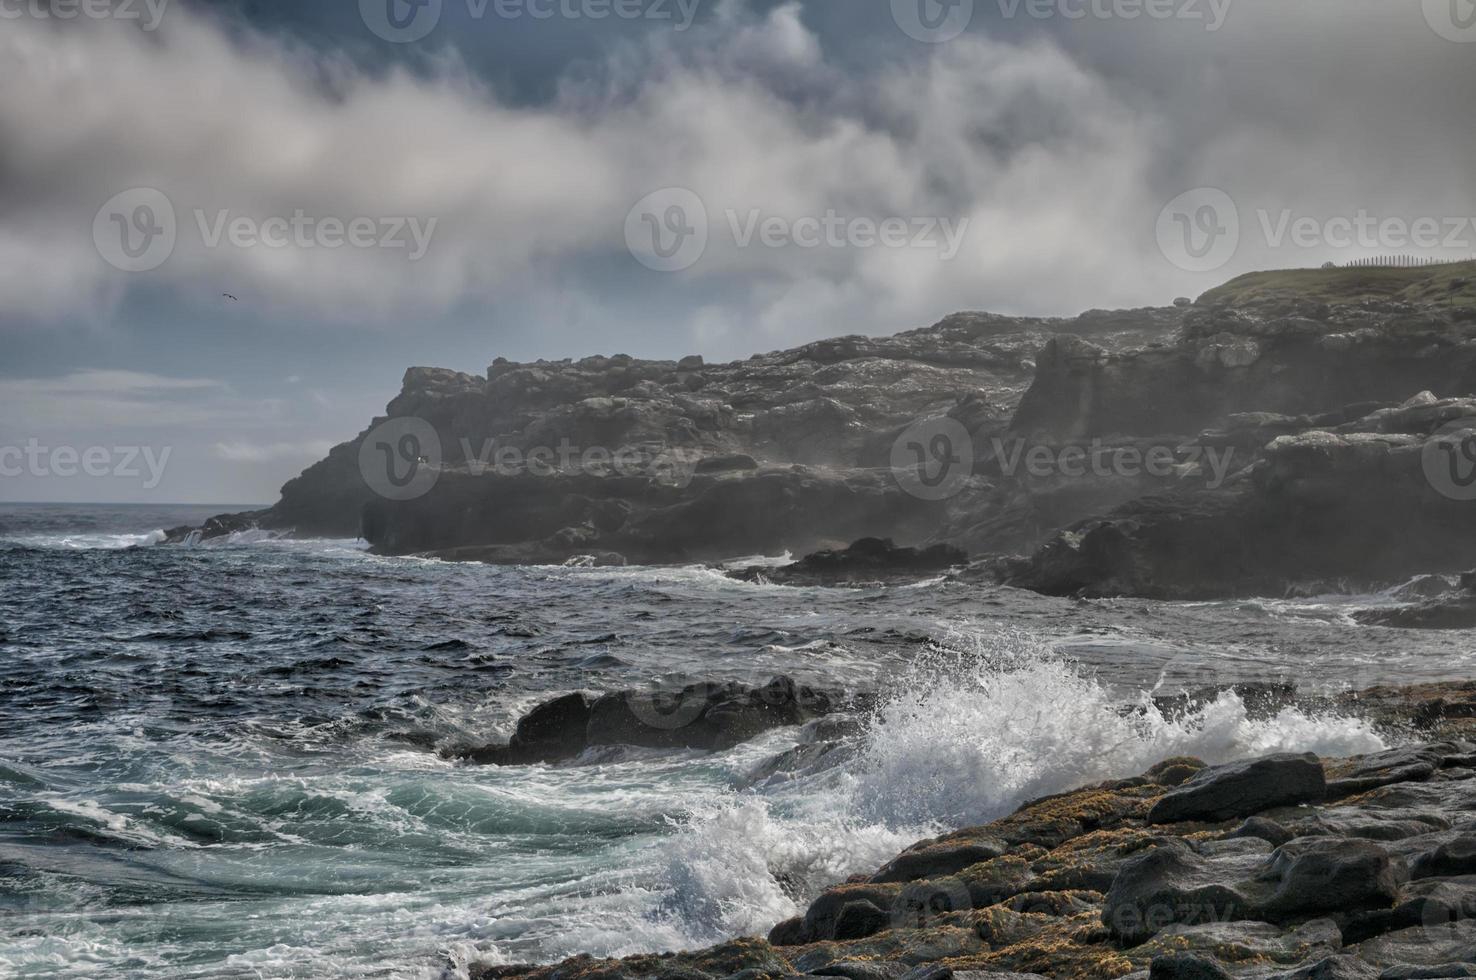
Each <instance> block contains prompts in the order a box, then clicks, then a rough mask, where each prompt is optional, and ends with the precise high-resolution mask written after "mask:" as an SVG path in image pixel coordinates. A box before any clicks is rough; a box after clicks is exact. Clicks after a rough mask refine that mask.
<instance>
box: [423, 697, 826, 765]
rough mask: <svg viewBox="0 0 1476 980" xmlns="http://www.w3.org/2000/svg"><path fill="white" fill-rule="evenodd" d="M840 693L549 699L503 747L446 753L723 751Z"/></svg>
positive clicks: (515, 761) (521, 761)
mask: <svg viewBox="0 0 1476 980" xmlns="http://www.w3.org/2000/svg"><path fill="white" fill-rule="evenodd" d="M847 704H848V702H847V701H846V700H845V699H844V698H843V696H842V695H839V694H836V693H833V692H829V691H822V690H818V689H816V688H812V687H809V686H807V685H803V684H796V683H795V682H794V681H793V680H792V679H791V678H788V677H782V676H781V677H775V678H773V679H772V680H770V681H769V682H768V683H767V684H764V685H762V686H757V687H746V686H744V685H742V684H736V683H721V682H717V681H709V682H703V683H696V684H685V685H682V686H679V687H666V688H662V687H653V688H647V689H643V690H633V691H614V692H610V693H608V694H602V695H599V696H598V697H591V696H590V695H587V694H584V693H582V692H576V693H573V694H566V695H564V696H562V697H558V698H555V699H553V700H552V701H546V702H544V703H543V704H540V705H538V706H537V707H535V708H534V709H533V710H531V711H530V712H528V714H526V715H524V716H523V717H522V718H521V719H520V720H519V721H518V724H517V728H516V730H515V731H514V732H513V736H512V738H511V739H510V740H509V741H508V743H507V744H506V745H485V746H478V747H462V748H455V749H449V750H447V751H446V754H447V755H450V756H452V757H455V758H461V759H466V760H467V761H470V762H476V763H482V764H491V765H500V766H513V765H529V764H532V763H540V762H544V763H546V762H560V761H564V760H567V759H572V758H575V757H576V756H578V755H580V754H581V753H583V752H584V751H586V750H587V749H592V748H601V747H608V746H616V745H632V746H640V747H645V748H689V749H709V750H711V749H726V748H731V747H733V746H734V745H737V744H738V743H740V742H745V741H747V740H748V739H750V738H753V737H754V736H756V735H760V734H762V733H764V732H766V731H769V730H770V729H773V728H783V727H787V726H790V725H801V724H804V723H805V722H807V721H810V720H812V719H815V718H820V717H823V716H825V715H828V714H830V713H831V712H832V711H836V710H839V709H841V708H842V707H843V706H845V705H847Z"/></svg>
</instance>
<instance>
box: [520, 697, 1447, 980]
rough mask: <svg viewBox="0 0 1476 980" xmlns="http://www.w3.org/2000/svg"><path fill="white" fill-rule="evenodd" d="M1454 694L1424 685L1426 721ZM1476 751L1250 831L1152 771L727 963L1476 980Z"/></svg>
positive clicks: (612, 964)
mask: <svg viewBox="0 0 1476 980" xmlns="http://www.w3.org/2000/svg"><path fill="white" fill-rule="evenodd" d="M1436 690H1438V688H1436V687H1434V686H1429V685H1422V686H1419V687H1416V688H1412V689H1411V691H1412V692H1413V693H1412V694H1411V697H1410V702H1409V708H1410V709H1411V710H1418V708H1419V706H1420V705H1422V704H1424V703H1426V702H1427V701H1428V699H1429V698H1430V697H1432V696H1434V692H1435V691H1436ZM1393 700H1394V698H1393V694H1392V692H1391V691H1388V690H1383V691H1381V692H1380V693H1378V694H1376V695H1375V696H1373V697H1371V698H1370V699H1369V702H1368V703H1369V704H1373V705H1378V706H1379V710H1380V711H1388V712H1392V705H1393ZM1385 717H1388V718H1390V719H1391V720H1393V715H1392V714H1389V715H1386V716H1385ZM1473 751H1476V747H1473V746H1472V745H1471V743H1469V742H1466V741H1464V740H1458V739H1449V740H1447V741H1443V742H1429V743H1423V744H1418V745H1405V746H1400V747H1398V748H1396V749H1391V750H1389V751H1386V752H1380V753H1373V754H1370V755H1366V756H1361V757H1354V758H1349V759H1326V760H1324V761H1323V763H1322V768H1325V770H1326V772H1327V773H1329V774H1332V775H1334V777H1335V778H1342V779H1377V780H1380V781H1383V782H1382V785H1379V786H1376V787H1374V788H1372V789H1369V790H1367V791H1365V792H1363V793H1359V794H1355V795H1352V796H1348V797H1341V798H1334V799H1332V800H1330V801H1329V800H1322V801H1318V800H1315V799H1305V800H1303V801H1302V802H1300V803H1297V804H1292V805H1288V804H1282V803H1278V802H1277V800H1276V796H1275V794H1268V795H1259V796H1258V797H1256V798H1259V799H1261V800H1262V801H1263V802H1264V804H1265V807H1266V808H1265V809H1264V810H1262V811H1260V812H1257V813H1253V814H1248V815H1246V816H1245V818H1244V819H1243V820H1241V821H1240V822H1239V823H1237V824H1229V823H1228V821H1226V820H1213V821H1208V822H1207V821H1206V820H1205V819H1200V818H1196V819H1193V820H1184V821H1176V822H1173V823H1149V822H1148V814H1149V811H1150V810H1151V809H1153V808H1154V807H1155V805H1157V804H1158V803H1159V801H1160V800H1161V799H1162V798H1164V797H1166V796H1168V795H1169V794H1171V793H1176V792H1182V791H1183V790H1184V789H1185V788H1186V787H1191V786H1192V785H1193V784H1194V783H1195V782H1196V780H1199V779H1203V780H1205V782H1206V783H1211V782H1213V781H1215V780H1218V779H1223V778H1225V767H1205V766H1203V765H1202V764H1200V763H1197V762H1194V761H1192V760H1187V759H1171V760H1165V761H1164V762H1163V763H1160V764H1159V765H1157V766H1154V767H1153V768H1152V769H1151V770H1149V771H1148V772H1147V773H1144V774H1143V775H1142V776H1138V777H1134V778H1131V779H1120V780H1114V781H1111V782H1107V783H1101V784H1097V785H1094V786H1086V787H1083V788H1081V789H1077V790H1073V791H1070V792H1066V793H1060V794H1056V795H1054V796H1050V797H1046V798H1043V799H1039V800H1034V801H1031V802H1030V803H1028V804H1026V805H1024V806H1022V807H1021V808H1020V809H1019V810H1018V811H1016V812H1015V813H1013V814H1010V815H1009V816H1006V817H1004V818H1001V819H999V820H996V821H994V822H992V823H990V824H988V825H985V826H982V827H970V828H963V829H961V830H958V831H955V832H953V833H950V834H945V835H943V836H942V837H939V838H935V839H933V840H928V841H922V842H919V843H918V844H917V845H914V847H912V848H909V849H908V851H906V852H904V854H902V855H898V857H897V858H894V859H893V861H891V862H888V864H887V865H886V866H884V868H883V869H879V870H878V871H877V872H876V873H874V874H873V875H871V876H869V877H870V878H871V879H873V880H866V878H864V877H863V876H859V875H858V876H854V877H853V878H852V879H851V880H849V881H848V882H846V883H844V884H840V885H836V886H833V887H831V888H828V889H826V890H825V891H824V892H822V893H821V894H820V895H818V896H817V897H816V898H815V899H814V900H813V901H812V902H811V903H810V905H809V906H808V908H807V909H806V911H805V914H804V915H803V916H799V917H796V918H794V919H791V920H788V921H786V922H783V923H780V924H779V925H777V926H775V927H774V929H773V930H772V931H771V933H770V941H769V942H768V943H763V942H761V941H758V940H742V941H740V942H742V943H749V944H756V945H752V946H748V947H744V950H745V952H744V953H743V955H742V956H736V955H735V954H733V953H732V952H731V951H730V952H729V953H728V954H727V955H728V956H729V958H730V959H734V958H736V959H738V960H740V961H743V962H742V963H741V968H744V969H750V970H757V969H760V968H761V966H760V961H761V960H762V961H763V962H768V963H769V964H770V965H769V966H768V967H767V969H768V970H769V971H770V972H769V977H770V978H771V980H772V978H779V977H783V976H786V975H790V974H797V973H808V974H811V975H830V976H844V977H850V978H851V980H902V977H903V976H904V974H903V973H902V971H903V970H906V971H908V973H909V974H910V975H911V976H913V977H916V978H921V980H930V978H940V980H941V978H945V977H948V978H951V977H962V978H965V980H975V978H982V977H984V976H988V975H991V974H1006V975H1010V974H1023V975H1035V976H1039V977H1053V978H1065V977H1070V978H1084V980H1117V978H1124V980H1127V978H1131V980H1152V978H1153V977H1159V978H1173V977H1181V976H1182V977H1207V978H1213V980H1223V978H1224V977H1225V976H1230V977H1235V978H1240V980H1277V978H1281V980H1289V978H1297V980H1316V978H1325V980H1370V978H1373V977H1381V978H1389V980H1425V978H1438V977H1446V976H1449V977H1460V976H1463V975H1466V974H1467V973H1468V972H1470V971H1468V970H1467V967H1468V966H1470V965H1471V964H1476V874H1472V873H1469V860H1470V857H1471V853H1472V851H1473V847H1472V845H1471V840H1472V835H1473V834H1476V818H1473V817H1472V813H1473V812H1476V766H1472V765H1470V763H1471V762H1473V761H1476V760H1473V759H1472V758H1471V756H1472V755H1473ZM1289 758H1291V759H1294V760H1303V757H1300V756H1291V757H1289ZM1432 766H1433V770H1432V768H1431V767H1432ZM1217 769H1218V771H1217ZM1201 770H1203V773H1204V774H1203V775H1201V776H1197V777H1192V778H1189V779H1185V778H1184V777H1185V775H1186V771H1187V773H1188V774H1192V773H1196V772H1200V771H1201ZM1392 776H1401V777H1404V776H1408V777H1410V778H1400V779H1398V780H1397V781H1393V782H1388V781H1387V780H1388V779H1389V778H1391V777H1392ZM1174 783H1177V784H1178V785H1177V786H1174V785H1170V784H1174ZM1311 785H1312V782H1311V781H1308V782H1307V783H1306V784H1304V785H1303V787H1302V790H1300V791H1299V793H1300V794H1304V793H1305V792H1310V786H1311ZM1257 792H1258V791H1257ZM1288 833H1289V834H1291V837H1290V839H1285V838H1286V835H1287V834H1288ZM1273 843H1274V844H1275V845H1276V846H1275V847H1274V848H1273ZM909 862H911V864H910V865H909ZM881 878H897V879H898V880H895V881H880V880H875V879H881ZM703 955H706V951H701V952H697V953H681V954H669V955H667V956H666V957H659V958H642V957H636V958H633V959H630V960H623V961H595V960H588V959H580V960H575V961H570V962H568V963H565V964H562V965H550V966H542V967H533V968H517V969H516V970H515V971H514V972H512V973H508V974H499V975H498V976H499V978H500V980H523V978H525V977H526V978H527V980H571V978H578V977H591V978H593V977H595V976H598V977H599V978H600V980H659V974H660V973H662V972H665V971H669V970H670V971H676V970H701V971H703V972H705V973H708V974H709V975H710V976H711V977H712V978H713V980H717V978H719V977H729V976H731V974H733V973H736V972H738V971H737V970H736V969H735V970H727V971H726V972H722V973H719V972H717V971H716V969H715V968H713V967H712V964H711V963H707V964H706V965H704V963H702V962H700V961H699V960H698V957H701V956H703ZM745 957H748V958H749V959H747V960H745V959H744V958H745ZM767 957H777V958H778V959H777V960H770V959H767ZM658 967H659V968H658ZM744 980H761V978H760V977H759V976H758V975H757V974H754V973H750V974H747V975H746V976H745V978H744Z"/></svg>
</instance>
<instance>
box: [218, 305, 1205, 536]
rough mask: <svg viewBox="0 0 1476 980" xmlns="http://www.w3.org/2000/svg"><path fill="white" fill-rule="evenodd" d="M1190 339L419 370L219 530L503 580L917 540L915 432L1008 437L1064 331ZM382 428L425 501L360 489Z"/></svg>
mask: <svg viewBox="0 0 1476 980" xmlns="http://www.w3.org/2000/svg"><path fill="white" fill-rule="evenodd" d="M1181 319H1182V311H1180V310H1176V309H1147V310H1138V311H1126V312H1120V313H1111V314H1109V313H1102V312H1093V313H1088V314H1084V315H1083V316H1081V317H1078V318H1076V319H1074V320H1042V319H1014V318H1008V317H1000V316H992V315H987V314H959V315H955V316H952V317H949V318H948V319H946V320H944V321H942V322H941V323H939V324H937V325H935V326H933V327H928V328H924V329H921V330H915V331H911V332H908V333H903V334H899V335H897V336H894V337H887V338H875V339H873V338H865V337H842V338H837V339H833V340H826V341H820V342H817V343H813V344H809V345H806V346H804V347H801V348H797V349H794V350H786V351H778V352H773V353H769V354H762V355H755V356H754V357H752V358H749V359H748V360H745V361H737V362H732V363H727V364H713V365H708V364H704V363H703V362H702V360H701V358H697V357H688V358H684V359H682V360H680V361H650V360H639V359H635V358H631V357H627V356H621V355H617V356H614V357H588V358H584V359H582V360H578V361H557V362H547V361H540V362H537V363H532V364H518V363H512V362H508V361H505V360H502V359H498V361H497V362H496V363H494V364H493V365H492V367H491V368H490V369H489V370H488V372H487V375H486V376H485V377H480V376H476V375H469V374H462V373H458V372H454V371H447V370H440V369H432V368H412V369H411V370H410V371H408V372H407V373H406V375H405V382H404V387H403V390H402V391H401V392H400V394H399V396H398V397H396V398H395V399H394V400H393V401H392V402H391V403H390V404H389V406H388V408H387V410H386V415H385V417H384V418H381V419H376V420H375V421H374V423H373V424H371V426H370V427H369V428H368V429H366V430H365V432H363V433H361V434H360V435H359V436H358V437H357V438H356V439H355V440H353V441H352V442H348V443H344V444H343V445H340V446H337V447H335V448H334V449H333V451H332V452H331V453H330V454H329V456H328V457H327V458H326V459H324V460H322V461H320V462H318V463H316V464H314V465H313V466H312V467H310V468H309V469H307V470H306V471H305V472H304V473H303V474H302V475H301V476H299V477H297V478H296V479H294V480H292V481H290V482H289V483H288V484H287V485H286V486H284V487H283V490H282V499H281V501H280V502H279V503H278V504H277V505H276V506H274V507H273V508H271V509H270V510H268V511H265V512H261V513H257V514H250V515H236V516H235V517H233V518H231V519H227V520H223V521H220V522H218V523H217V524H216V525H215V526H214V528H213V531H214V532H216V533H218V532H224V531H229V530H232V529H234V528H237V527H241V526H245V525H248V524H255V525H258V526H263V527H270V528H284V529H291V530H293V531H295V532H297V533H299V534H325V535H357V534H362V535H363V536H364V537H366V538H367V539H368V540H369V541H370V542H371V543H372V544H373V545H374V546H375V547H376V548H378V549H379V550H381V551H384V552H388V553H395V554H405V553H434V554H438V555H442V556H444V557H451V558H464V559H480V560H490V561H506V562H529V561H532V562H546V561H560V562H562V561H565V560H568V559H571V558H575V557H580V556H588V557H590V558H593V559H594V560H610V561H618V560H622V559H624V560H631V561H639V562H661V561H687V560H698V559H705V558H718V557H731V556H733V555H737V554H752V553H755V552H769V553H780V552H782V551H784V550H791V551H803V550H809V549H812V548H815V547H820V546H823V545H831V544H845V543H849V541H851V540H852V539H854V538H857V537H862V536H865V535H871V534H875V535H885V536H894V537H897V538H898V539H900V540H904V541H909V542H915V541H920V540H922V539H924V538H927V537H930V536H932V535H934V534H936V532H937V528H938V527H939V526H940V524H941V523H943V521H944V520H945V515H944V511H945V509H946V504H945V503H944V502H941V501H937V500H930V499H924V498H923V497H919V496H916V495H913V494H909V493H907V492H905V491H904V490H903V489H902V488H901V487H899V485H898V483H897V481H896V479H895V478H894V477H893V476H892V474H891V470H890V465H891V457H892V453H893V448H894V443H895V442H896V440H897V437H898V435H899V434H900V433H902V432H903V430H904V429H906V428H907V427H908V426H909V425H912V424H913V423H915V422H917V421H919V420H925V419H930V418H933V419H941V418H944V417H950V418H953V419H954V420H956V421H957V422H958V423H959V424H960V425H962V426H963V427H964V428H965V429H967V430H968V432H969V433H970V434H972V435H973V436H974V437H975V438H976V439H977V440H979V441H981V442H982V441H983V440H984V439H985V438H986V437H987V436H988V435H989V434H992V433H997V432H1000V431H1002V430H1003V429H1004V427H1005V425H1006V424H1007V423H1008V421H1009V419H1010V417H1011V415H1012V414H1013V411H1014V408H1015V406H1016V405H1017V403H1018V402H1019V399H1020V397H1021V395H1022V394H1023V393H1024V391H1025V389H1026V388H1027V387H1028V386H1029V384H1030V381H1031V378H1032V377H1033V374H1034V369H1035V364H1034V357H1035V355H1036V352H1037V351H1038V350H1039V349H1040V348H1041V346H1042V345H1043V344H1044V343H1045V342H1046V341H1047V340H1049V339H1050V338H1051V337H1054V336H1056V335H1058V334H1060V333H1063V332H1067V331H1071V332H1074V333H1079V334H1083V335H1087V336H1091V337H1092V338H1093V339H1094V340H1095V341H1096V342H1098V343H1100V344H1101V345H1103V347H1104V349H1109V350H1117V349H1120V348H1125V347H1129V346H1133V345H1139V344H1142V343H1145V342H1147V341H1149V340H1151V339H1154V338H1157V337H1160V336H1163V335H1165V334H1166V333H1169V332H1171V331H1172V330H1174V329H1176V328H1177V327H1178V326H1179V323H1180V321H1181ZM388 420H418V421H419V422H423V423H425V425H426V426H428V427H429V429H430V430H433V432H434V439H433V440H432V439H430V438H429V437H427V438H426V439H425V440H424V441H425V442H427V443H429V442H431V441H434V442H436V443H438V444H439V450H438V452H437V453H435V454H434V455H435V458H433V459H432V458H429V457H427V458H425V459H423V460H421V461H420V462H421V464H422V466H424V467H425V468H427V469H432V470H433V471H434V474H435V479H434V485H433V486H431V487H430V488H429V489H428V490H426V491H425V492H424V493H423V494H419V495H416V496H413V497H410V498H409V499H390V498H388V497H386V496H385V495H383V494H380V493H377V492H376V491H375V489H374V488H373V487H372V486H371V483H372V482H373V480H372V479H366V475H365V466H366V460H365V455H364V453H365V440H366V437H370V436H371V434H373V433H375V432H376V430H378V428H379V427H380V426H381V425H382V424H383V423H384V422H386V421H388ZM376 438H377V437H376ZM418 444H419V443H417V445H418ZM375 448H378V447H376V446H373V445H371V446H370V449H371V450H373V449H375ZM393 450H394V447H390V451H393ZM417 455H418V451H417ZM370 456H371V457H372V456H373V453H372V452H370ZM372 462H373V461H372V459H371V461H370V464H369V465H372Z"/></svg>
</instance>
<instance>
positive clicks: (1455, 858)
mask: <svg viewBox="0 0 1476 980" xmlns="http://www.w3.org/2000/svg"><path fill="white" fill-rule="evenodd" d="M1454 875H1476V836H1470V835H1463V836H1460V837H1457V838H1456V839H1454V840H1450V841H1446V842H1445V843H1443V844H1441V845H1440V846H1438V847H1436V848H1435V849H1434V850H1432V851H1426V852H1425V853H1423V854H1420V855H1418V856H1417V857H1415V858H1414V859H1413V860H1412V861H1410V863H1409V876H1410V877H1411V878H1433V877H1436V876H1440V877H1450V876H1454Z"/></svg>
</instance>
